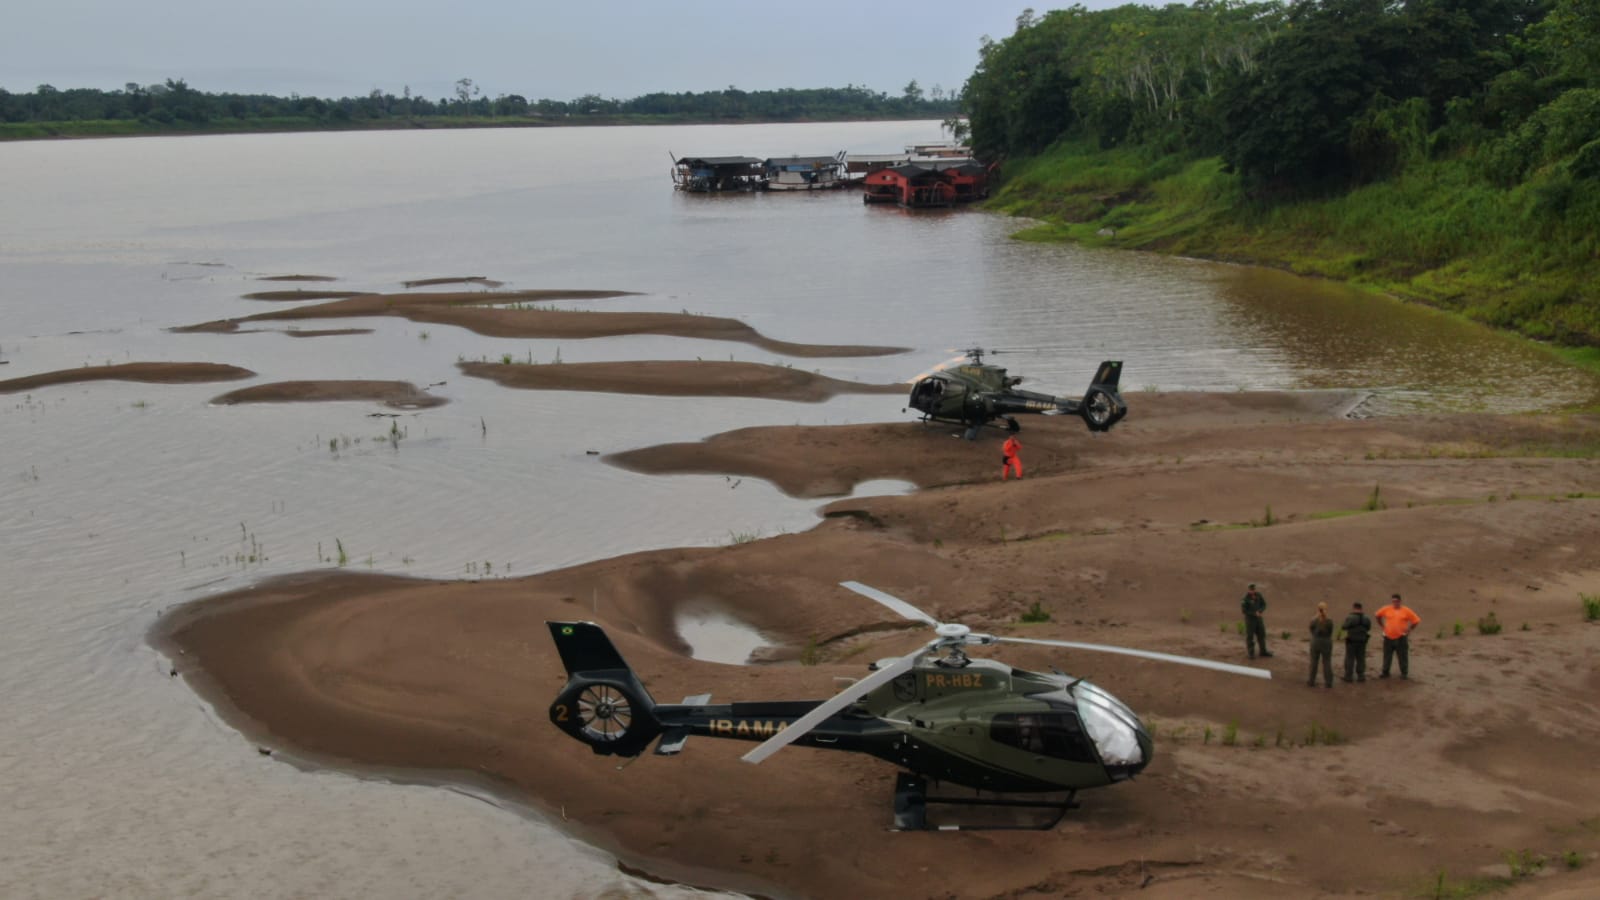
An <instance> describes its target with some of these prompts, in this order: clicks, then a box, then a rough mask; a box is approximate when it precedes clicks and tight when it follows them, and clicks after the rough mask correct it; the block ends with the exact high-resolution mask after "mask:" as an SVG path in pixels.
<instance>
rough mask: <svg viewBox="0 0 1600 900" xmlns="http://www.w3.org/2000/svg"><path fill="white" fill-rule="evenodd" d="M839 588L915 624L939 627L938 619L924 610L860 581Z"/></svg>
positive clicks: (842, 584)
mask: <svg viewBox="0 0 1600 900" xmlns="http://www.w3.org/2000/svg"><path fill="white" fill-rule="evenodd" d="M839 586H840V587H842V588H846V589H848V590H852V591H855V592H856V593H858V594H860V595H861V596H863V597H866V598H868V599H870V600H876V601H878V602H879V603H882V604H883V605H884V606H887V607H889V608H890V609H892V610H894V611H895V612H897V613H899V614H900V615H902V616H904V617H906V618H907V619H910V620H911V621H913V622H926V623H928V624H929V625H932V626H934V627H938V625H939V620H938V619H935V618H934V617H933V616H930V615H928V614H927V613H925V612H923V611H922V610H920V609H917V608H916V607H915V606H912V605H911V604H909V603H907V602H905V601H904V600H901V599H900V598H899V597H896V596H895V595H893V594H886V593H884V592H883V591H880V590H878V589H877V588H875V587H870V586H868V585H865V584H862V583H861V582H859V581H841V582H839Z"/></svg>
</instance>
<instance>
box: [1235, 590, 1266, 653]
mask: <svg viewBox="0 0 1600 900" xmlns="http://www.w3.org/2000/svg"><path fill="white" fill-rule="evenodd" d="M1239 611H1240V612H1242V613H1244V649H1245V652H1247V653H1249V654H1250V658H1251V659H1255V658H1256V647H1257V646H1260V647H1261V655H1262V656H1271V655H1272V654H1271V653H1268V652H1267V620H1266V619H1265V618H1263V617H1262V615H1261V614H1262V613H1264V612H1266V611H1267V598H1266V597H1263V596H1261V592H1260V591H1258V590H1256V586H1255V585H1254V584H1252V585H1250V587H1249V588H1247V589H1246V590H1245V592H1244V599H1243V600H1240V601H1239Z"/></svg>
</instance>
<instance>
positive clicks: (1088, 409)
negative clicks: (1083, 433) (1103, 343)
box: [1077, 359, 1128, 431]
mask: <svg viewBox="0 0 1600 900" xmlns="http://www.w3.org/2000/svg"><path fill="white" fill-rule="evenodd" d="M1121 381H1122V362H1121V361H1120V360H1110V359H1108V360H1106V361H1105V362H1102V363H1101V364H1100V368H1099V369H1097V370H1096V371H1095V373H1094V380H1093V381H1092V382H1090V384H1089V390H1088V391H1087V392H1085V393H1084V395H1083V401H1082V402H1081V403H1079V404H1078V409H1077V413H1078V415H1080V416H1082V417H1083V422H1084V424H1085V425H1088V426H1089V430H1090V431H1110V430H1111V426H1113V425H1115V424H1117V423H1118V422H1120V421H1122V417H1123V416H1125V415H1127V414H1128V404H1127V403H1126V402H1125V401H1124V400H1123V399H1122V395H1121V394H1119V393H1117V385H1118V384H1119V383H1120V382H1121Z"/></svg>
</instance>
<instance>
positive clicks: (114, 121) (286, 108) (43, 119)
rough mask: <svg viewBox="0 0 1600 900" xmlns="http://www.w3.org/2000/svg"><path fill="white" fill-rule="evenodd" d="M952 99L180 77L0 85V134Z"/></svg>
mask: <svg viewBox="0 0 1600 900" xmlns="http://www.w3.org/2000/svg"><path fill="white" fill-rule="evenodd" d="M956 102H957V95H956V94H955V93H953V92H952V93H949V94H947V93H946V92H945V91H944V89H943V88H940V87H934V88H933V89H932V90H930V91H924V90H923V89H922V87H921V86H920V85H918V84H917V82H916V81H915V80H913V81H912V82H910V83H909V84H907V85H906V86H905V88H904V89H903V90H902V91H901V93H900V94H899V95H898V96H891V95H889V94H886V93H883V92H879V91H872V90H869V89H867V88H864V87H858V86H856V85H847V86H845V87H842V88H807V89H794V88H786V89H783V90H775V91H741V90H739V89H738V88H736V87H729V88H727V89H726V90H720V91H704V92H700V93H677V94H669V93H661V92H657V93H651V94H645V95H643V96H640V97H634V98H633V99H631V100H618V99H614V98H606V97H601V96H599V95H597V94H589V95H585V96H583V97H579V98H577V99H575V100H529V99H527V98H526V97H523V96H521V95H518V94H500V95H498V96H496V97H493V98H491V97H488V96H485V95H484V93H483V90H482V89H481V88H480V87H479V86H478V85H476V84H474V83H473V82H472V79H470V78H463V79H461V80H460V81H457V82H456V84H455V95H454V96H453V97H441V98H439V99H437V100H431V99H429V98H427V97H420V96H414V95H413V94H412V93H411V89H410V88H409V87H408V88H406V89H404V90H403V91H402V92H401V95H400V96H398V97H397V96H395V95H394V94H390V93H385V92H383V91H380V90H377V89H374V90H373V91H372V92H371V93H369V94H367V95H366V96H364V97H343V98H340V99H338V100H324V99H320V98H317V97H301V96H298V95H293V96H289V97H276V96H272V95H270V94H229V93H219V94H212V93H207V92H204V91H198V90H195V89H194V88H192V87H190V86H189V85H188V84H187V83H186V82H184V81H183V80H182V79H168V80H167V81H166V82H165V83H164V84H153V85H138V84H132V83H130V84H128V85H126V86H125V87H124V88H123V89H122V90H120V91H104V90H98V89H94V88H72V89H68V90H58V89H57V88H55V87H52V86H51V85H48V84H44V85H40V86H39V87H38V88H36V89H35V90H33V91H32V92H30V93H15V94H14V93H11V92H9V91H6V90H4V89H3V88H0V138H4V137H12V138H30V137H48V136H52V135H89V134H136V133H143V134H149V133H161V132H166V131H227V130H239V131H244V130H257V129H288V128H308V129H316V128H361V127H395V128H404V127H416V126H439V127H450V126H465V125H549V124H572V125H581V124H594V123H601V122H617V121H645V122H648V121H685V122H742V121H763V122H770V121H803V120H845V119H869V118H870V119H895V118H943V117H945V116H948V115H950V114H952V113H953V112H954V111H955V109H956Z"/></svg>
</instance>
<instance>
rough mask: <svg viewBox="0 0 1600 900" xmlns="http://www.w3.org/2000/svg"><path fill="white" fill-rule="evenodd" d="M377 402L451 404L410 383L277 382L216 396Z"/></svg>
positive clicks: (412, 406)
mask: <svg viewBox="0 0 1600 900" xmlns="http://www.w3.org/2000/svg"><path fill="white" fill-rule="evenodd" d="M327 400H373V401H376V402H378V403H382V404H383V405H384V406H388V407H392V408H394V409H425V408H427V407H431V406H440V405H443V404H445V403H448V402H450V401H449V400H447V399H446V398H444V397H439V396H435V395H433V394H430V393H428V392H427V391H424V390H422V389H420V388H418V387H417V386H416V385H414V384H411V383H410V382H407V381H275V382H273V383H271V384H257V385H252V386H250V387H247V388H240V389H239V390H237V391H229V392H228V393H226V394H223V395H221V396H220V397H213V398H212V399H211V402H212V403H219V404H223V405H231V404H235V403H299V402H321V401H327Z"/></svg>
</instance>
